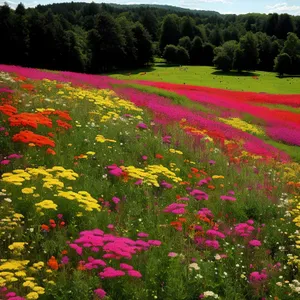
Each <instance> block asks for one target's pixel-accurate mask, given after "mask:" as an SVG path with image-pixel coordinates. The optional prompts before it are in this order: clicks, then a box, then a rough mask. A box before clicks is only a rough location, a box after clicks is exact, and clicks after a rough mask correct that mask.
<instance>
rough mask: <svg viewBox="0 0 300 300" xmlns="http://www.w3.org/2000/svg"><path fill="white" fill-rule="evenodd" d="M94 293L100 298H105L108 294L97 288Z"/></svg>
mask: <svg viewBox="0 0 300 300" xmlns="http://www.w3.org/2000/svg"><path fill="white" fill-rule="evenodd" d="M94 293H95V294H96V295H97V296H98V297H99V298H100V299H103V298H104V297H105V295H106V292H105V291H104V290H103V289H96V290H94Z"/></svg>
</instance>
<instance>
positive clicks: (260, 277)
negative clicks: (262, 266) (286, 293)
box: [249, 270, 268, 283]
mask: <svg viewBox="0 0 300 300" xmlns="http://www.w3.org/2000/svg"><path fill="white" fill-rule="evenodd" d="M267 278H268V275H267V274H266V271H265V270H262V271H261V273H259V272H252V273H250V277H249V280H250V282H252V283H258V282H261V281H264V280H266V279H267Z"/></svg>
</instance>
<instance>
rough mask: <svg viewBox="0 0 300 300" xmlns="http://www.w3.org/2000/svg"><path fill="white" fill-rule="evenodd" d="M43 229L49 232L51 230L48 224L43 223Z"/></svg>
mask: <svg viewBox="0 0 300 300" xmlns="http://www.w3.org/2000/svg"><path fill="white" fill-rule="evenodd" d="M41 229H42V230H44V231H47V232H49V231H50V227H49V226H48V225H45V224H42V226H41Z"/></svg>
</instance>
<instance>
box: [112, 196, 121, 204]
mask: <svg viewBox="0 0 300 300" xmlns="http://www.w3.org/2000/svg"><path fill="white" fill-rule="evenodd" d="M112 201H113V202H114V203H116V204H118V203H119V202H120V198H118V197H115V196H114V197H112Z"/></svg>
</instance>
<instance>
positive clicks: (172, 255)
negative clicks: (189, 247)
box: [168, 252, 178, 257]
mask: <svg viewBox="0 0 300 300" xmlns="http://www.w3.org/2000/svg"><path fill="white" fill-rule="evenodd" d="M177 255H178V254H177V253H175V252H170V253H169V254H168V256H169V257H176V256H177Z"/></svg>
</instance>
